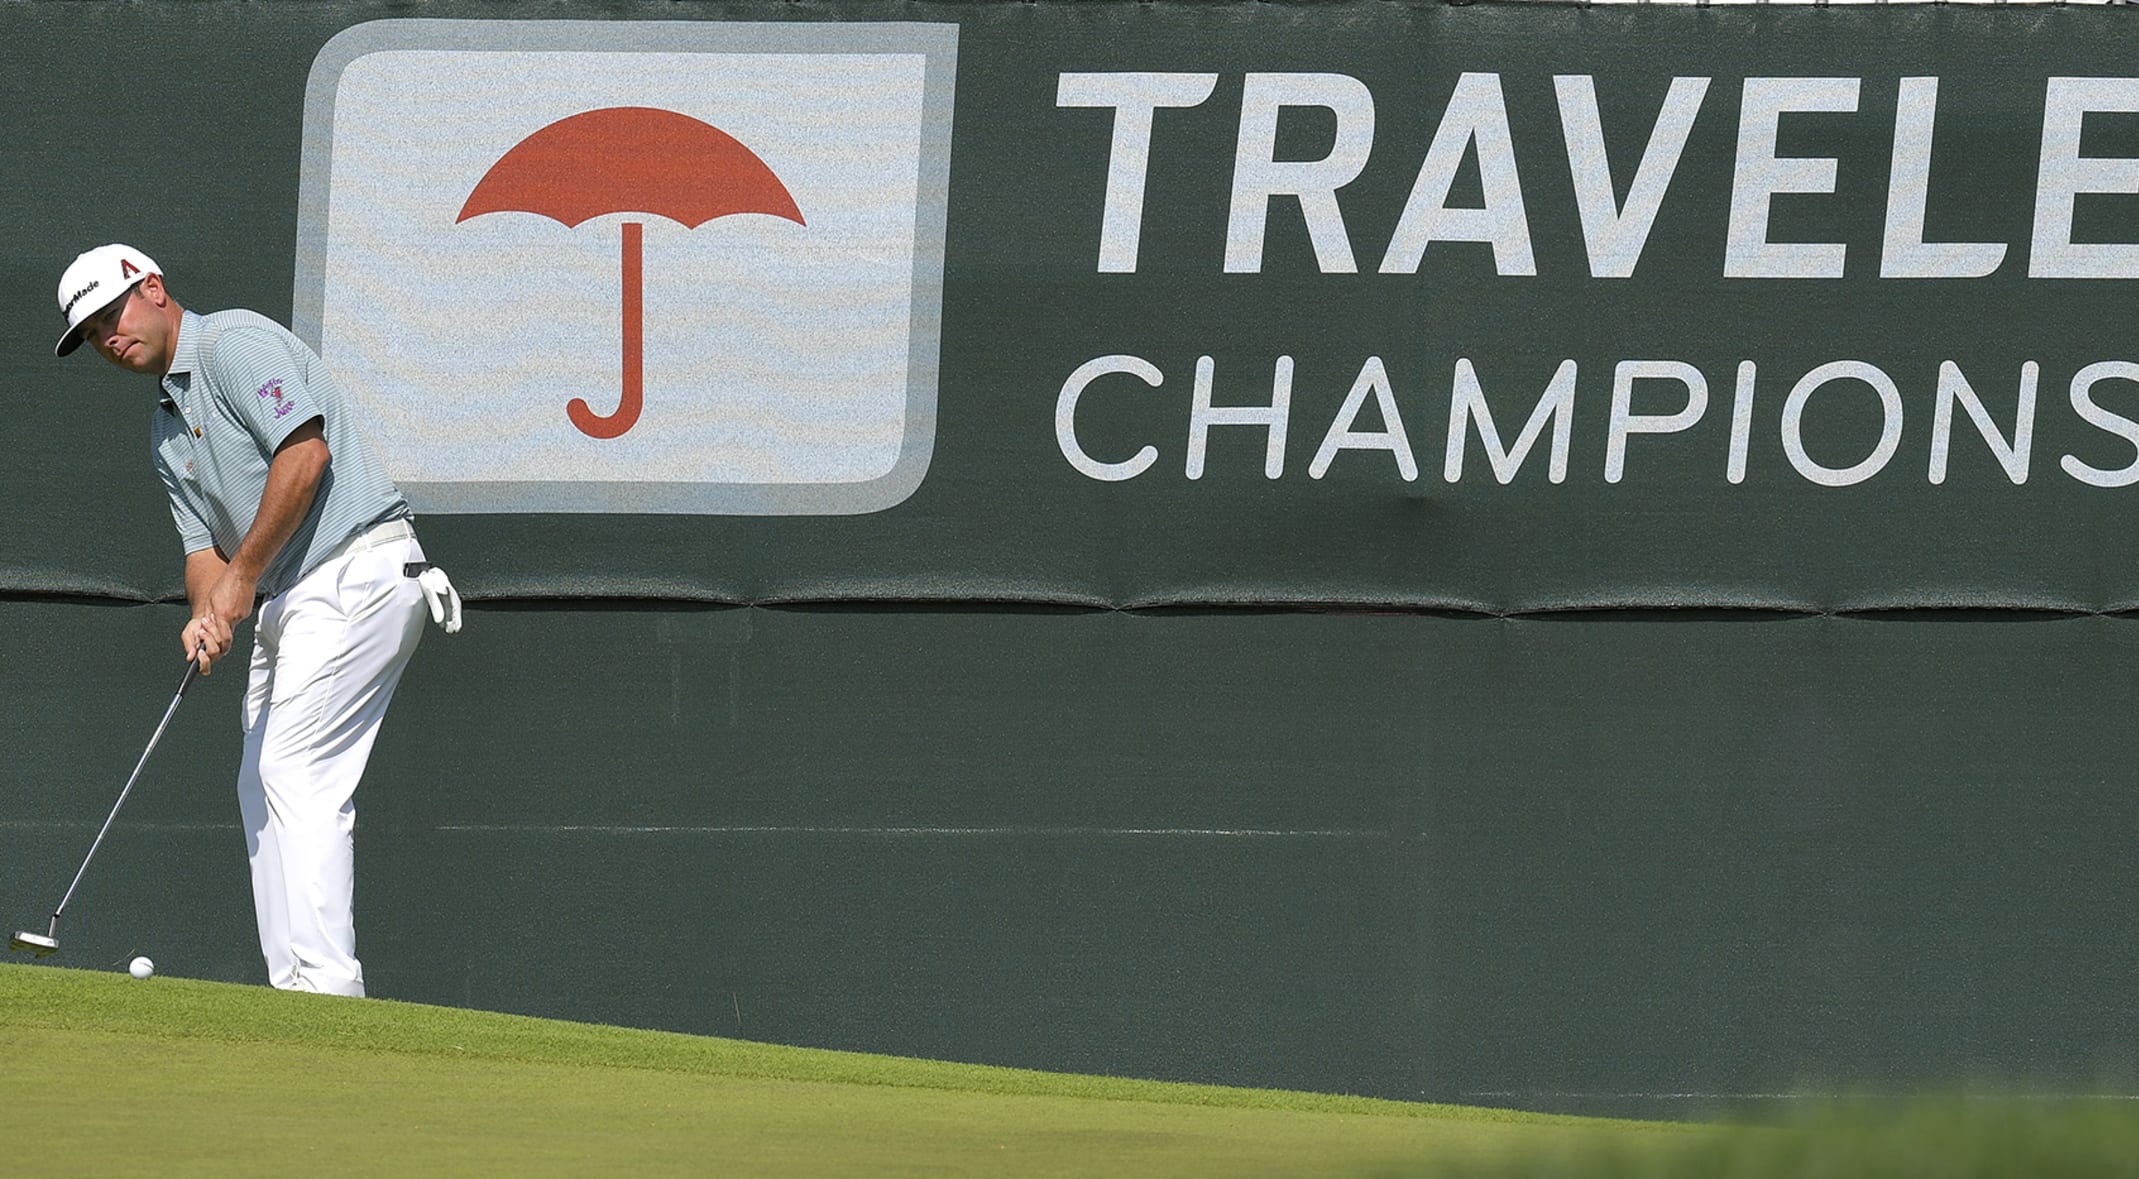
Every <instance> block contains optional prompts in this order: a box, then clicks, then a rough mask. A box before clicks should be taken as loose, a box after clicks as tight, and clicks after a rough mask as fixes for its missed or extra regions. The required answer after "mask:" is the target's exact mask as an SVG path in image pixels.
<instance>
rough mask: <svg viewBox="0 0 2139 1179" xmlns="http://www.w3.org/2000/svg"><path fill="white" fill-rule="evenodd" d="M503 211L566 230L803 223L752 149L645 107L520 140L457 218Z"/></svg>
mask: <svg viewBox="0 0 2139 1179" xmlns="http://www.w3.org/2000/svg"><path fill="white" fill-rule="evenodd" d="M507 212H518V213H536V214H540V215H541V216H544V217H549V218H552V219H554V220H556V221H560V222H563V223H564V224H565V225H567V226H573V225H578V224H580V223H581V222H583V221H586V220H588V219H590V218H593V217H600V216H602V215H604V214H607V213H647V214H650V215H653V216H656V217H666V218H668V219H670V220H672V221H676V222H678V223H680V224H682V225H683V226H684V227H685V228H688V229H696V228H698V227H699V226H701V225H704V224H705V223H706V222H708V221H711V220H713V219H714V218H715V217H725V216H728V215H729V214H731V213H766V214H770V215H771V216H774V217H784V218H786V219H787V220H789V221H792V222H794V223H795V224H797V225H803V224H807V223H806V222H804V221H803V219H802V212H801V210H800V209H797V208H796V207H795V198H794V197H793V196H790V195H789V194H788V191H787V186H786V185H784V184H782V183H780V178H779V177H778V176H775V175H773V172H772V169H771V168H768V167H766V166H765V161H763V160H761V159H759V158H758V156H757V153H756V152H753V151H751V150H750V149H749V148H747V147H744V146H743V145H742V144H741V143H739V142H737V141H736V139H735V137H734V136H731V135H729V134H728V133H727V132H725V131H722V130H721V129H720V128H718V127H715V126H713V125H712V124H710V123H705V122H701V121H699V120H697V119H694V118H692V117H690V116H689V115H683V114H678V113H676V112H675V111H665V110H660V109H657V108H655V107H646V106H617V107H607V108H604V109H602V110H593V111H586V112H584V113H582V114H577V115H573V116H571V117H570V118H564V119H559V120H557V121H556V122H554V123H551V124H550V125H549V126H547V127H544V128H542V129H541V130H539V131H537V132H535V133H534V134H533V135H530V136H528V137H527V138H526V139H523V140H521V141H520V142H519V143H517V144H515V145H514V146H513V148H512V150H510V151H508V152H506V153H505V154H504V155H502V156H500V157H498V162H497V163H495V164H492V165H491V166H490V170H489V171H488V172H485V173H484V174H483V178H482V180H481V181H479V182H477V184H476V186H475V190H474V191H473V192H470V193H469V194H468V201H467V203H466V204H464V205H462V206H461V210H460V216H458V217H456V218H454V221H455V222H456V223H458V222H461V221H466V220H467V219H469V218H470V217H479V216H481V215H483V214H484V213H507Z"/></svg>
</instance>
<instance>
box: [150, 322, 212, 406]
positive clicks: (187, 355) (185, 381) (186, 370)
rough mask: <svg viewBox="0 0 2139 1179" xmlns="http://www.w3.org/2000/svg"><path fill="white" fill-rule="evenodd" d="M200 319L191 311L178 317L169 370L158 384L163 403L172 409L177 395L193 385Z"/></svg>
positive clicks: (176, 404)
mask: <svg viewBox="0 0 2139 1179" xmlns="http://www.w3.org/2000/svg"><path fill="white" fill-rule="evenodd" d="M200 318H201V317H200V316H198V315H196V314H194V313H193V312H191V311H187V312H184V313H182V314H181V315H180V316H179V318H178V342H177V343H175V344H173V345H171V370H170V371H169V372H167V373H165V374H163V379H162V380H161V381H159V382H158V384H159V385H160V386H161V387H162V389H163V403H164V404H165V405H166V406H168V407H170V408H172V409H176V408H177V407H178V402H177V398H178V396H179V394H181V393H183V392H185V391H186V389H187V388H188V387H190V386H191V385H192V383H193V366H194V364H196V363H197V360H196V354H197V353H198V351H199V348H198V347H197V345H198V342H199V339H200V330H199V329H200Z"/></svg>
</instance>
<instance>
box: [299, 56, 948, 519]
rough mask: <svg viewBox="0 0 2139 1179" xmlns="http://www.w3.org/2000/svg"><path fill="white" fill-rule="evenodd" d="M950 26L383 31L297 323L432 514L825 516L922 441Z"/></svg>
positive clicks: (359, 87) (331, 89)
mask: <svg viewBox="0 0 2139 1179" xmlns="http://www.w3.org/2000/svg"><path fill="white" fill-rule="evenodd" d="M956 44H957V29H956V26H953V25H910V24H891V25H852V24H730V23H721V22H576V21H557V22H551V21H534V22H514V21H498V22H490V21H432V20H396V21H379V22H374V23H372V24H366V25H359V26H357V27H355V28H352V29H349V30H347V31H345V32H344V33H342V34H341V35H339V36H337V37H336V38H335V39H334V40H333V41H330V42H329V43H328V44H327V46H326V47H325V48H324V49H322V50H321V52H320V55H319V57H318V59H317V60H316V61H315V62H314V64H313V70H312V78H311V83H310V87H309V90H308V93H307V99H306V112H305V161H304V176H303V183H302V206H301V209H300V240H299V250H298V273H297V306H296V309H295V312H294V314H293V317H292V318H293V325H294V327H295V329H296V331H297V333H298V334H299V335H300V336H303V337H304V338H306V339H307V340H309V341H310V342H311V343H312V344H313V345H314V346H315V347H316V348H318V350H319V351H320V353H321V355H322V357H324V359H325V360H326V361H327V364H328V366H329V367H330V368H331V369H332V370H333V371H334V373H335V375H336V377H337V379H338V380H339V381H340V383H341V384H342V386H343V388H344V390H345V391H346V392H347V394H348V396H349V397H350V399H351V401H352V403H353V404H354V405H355V406H356V407H357V409H358V410H359V412H360V414H361V416H362V417H363V420H364V421H365V424H366V426H367V428H368V429H370V430H371V431H372V432H373V434H374V439H375V441H376V442H377V443H378V444H379V449H380V451H381V453H382V458H383V460H384V461H385V463H386V466H387V470H388V473H389V474H390V475H392V476H393V478H394V479H395V481H396V482H397V483H398V484H399V485H400V486H401V487H402V489H403V491H404V492H405V493H407V494H408V496H409V498H410V500H411V501H412V503H414V505H415V506H416V507H417V509H418V510H419V511H426V512H623V513H630V512H702V513H717V514H841V513H855V512H868V511H875V510H879V509H881V508H885V507H889V506H891V505H893V504H895V503H898V502H899V501H901V500H903V499H905V498H906V496H907V495H909V494H911V493H912V491H913V489H914V488H915V487H916V486H918V485H919V483H920V480H921V478H922V476H923V475H924V474H925V473H926V470H927V466H928V461H929V457H930V453H931V450H932V446H933V440H934V431H935V399H936V365H937V350H938V347H939V334H940V333H939V327H940V318H941V299H942V279H943V222H944V207H945V203H946V185H947V183H948V173H949V162H950V116H951V86H952V80H953V75H954V72H955V66H956Z"/></svg>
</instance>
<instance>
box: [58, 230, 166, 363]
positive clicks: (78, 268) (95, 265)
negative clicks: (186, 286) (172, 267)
mask: <svg viewBox="0 0 2139 1179" xmlns="http://www.w3.org/2000/svg"><path fill="white" fill-rule="evenodd" d="M162 273H163V270H162V268H161V267H159V266H157V265H156V263H155V262H154V261H153V260H151V259H150V258H149V256H148V255H147V254H144V253H142V252H141V251H139V250H137V249H135V248H134V247H132V246H123V245H120V244H118V243H117V242H114V243H112V244H111V245H107V246H98V247H97V248H96V249H94V250H87V251H84V252H83V253H82V254H80V255H79V256H77V257H76V258H75V260H74V261H73V262H72V263H71V264H69V265H68V267H67V269H66V272H65V273H63V274H61V275H60V276H59V313H60V314H61V315H63V316H65V317H66V319H67V330H66V331H65V332H64V333H62V334H61V336H60V338H59V343H58V344H57V345H56V346H55V347H54V348H53V349H52V354H53V355H54V356H65V355H66V354H68V353H69V352H72V351H74V350H75V349H76V348H77V347H79V346H81V343H82V337H81V335H80V334H79V333H78V332H76V331H75V329H76V328H79V327H81V326H82V321H83V320H85V319H88V318H89V317H90V316H92V315H95V314H96V313H97V312H99V311H102V310H103V309H104V308H106V307H108V306H110V305H111V301H112V300H113V299H116V298H118V297H119V296H120V295H123V294H125V293H126V291H127V289H128V288H129V287H132V286H133V285H134V284H135V283H137V282H140V281H141V280H142V279H143V278H146V277H147V276H149V275H151V274H156V275H160V274H162Z"/></svg>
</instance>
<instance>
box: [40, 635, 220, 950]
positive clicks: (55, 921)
mask: <svg viewBox="0 0 2139 1179" xmlns="http://www.w3.org/2000/svg"><path fill="white" fill-rule="evenodd" d="M205 650H206V647H202V648H200V649H199V650H197V651H196V652H195V653H194V657H193V658H191V659H188V660H186V676H185V678H184V679H182V680H179V681H178V695H176V696H173V697H171V706H170V707H169V708H166V709H164V710H163V719H162V720H160V721H158V722H156V732H155V734H154V735H152V736H151V737H149V747H148V748H147V749H144V750H142V751H141V760H140V761H137V762H135V763H134V772H133V774H132V775H131V776H129V777H128V778H127V779H126V788H125V789H124V790H121V791H119V801H117V802H115V803H113V804H111V814H110V815H108V816H106V817H105V819H104V829H103V830H101V831H98V832H97V838H96V842H94V843H91V844H90V845H89V854H88V855H86V856H83V857H82V866H81V867H80V868H79V869H77V870H76V871H75V873H74V883H73V884H70V885H68V886H67V895H66V896H63V897H61V898H60V899H59V907H58V908H56V909H54V910H52V924H51V925H49V926H47V927H46V928H45V931H44V932H43V933H41V934H38V933H31V932H30V931H28V930H16V931H15V936H13V937H11V938H9V939H7V948H8V949H9V950H10V951H23V950H27V951H29V952H30V953H33V954H35V955H37V956H38V957H40V958H42V957H44V956H45V955H47V954H51V953H55V952H57V951H58V949H59V915H60V914H61V913H64V912H66V911H67V902H68V901H71V900H73V899H74V890H75V889H77V888H80V887H81V886H82V876H83V875H84V874H85V873H87V872H88V871H89V861H91V860H93V859H95V858H96V855H97V849H98V848H99V847H102V846H104V837H105V836H106V835H109V834H111V824H112V820H113V819H116V818H118V817H119V808H120V807H122V806H125V805H126V796H127V795H129V794H132V793H133V792H134V783H136V782H138V781H140V780H141V770H142V768H143V767H145V766H147V765H148V764H149V754H151V753H154V752H156V742H158V741H161V740H163V731H164V730H165V729H167V728H169V727H170V726H171V718H172V717H173V716H175V715H177V713H178V702H179V701H181V700H184V699H185V698H186V689H187V688H190V687H192V686H193V680H194V677H195V676H197V675H198V674H199V673H200V655H201V653H202V652H204V651H205Z"/></svg>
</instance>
